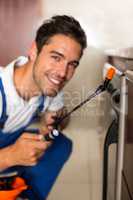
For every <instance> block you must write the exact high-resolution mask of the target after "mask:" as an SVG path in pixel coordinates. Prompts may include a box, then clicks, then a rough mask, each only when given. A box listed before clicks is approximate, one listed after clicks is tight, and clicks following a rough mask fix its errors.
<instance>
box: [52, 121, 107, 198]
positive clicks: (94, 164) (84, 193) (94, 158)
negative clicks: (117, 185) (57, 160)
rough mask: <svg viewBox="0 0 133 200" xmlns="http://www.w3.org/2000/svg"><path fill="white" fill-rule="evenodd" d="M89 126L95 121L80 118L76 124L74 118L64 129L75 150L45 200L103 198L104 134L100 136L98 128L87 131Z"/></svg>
mask: <svg viewBox="0 0 133 200" xmlns="http://www.w3.org/2000/svg"><path fill="white" fill-rule="evenodd" d="M81 123H82V126H80V125H81ZM92 123H93V124H94V121H93V122H92V121H90V122H89V121H87V119H80V123H79V119H78V118H77V119H74V120H72V121H71V123H70V124H69V126H68V127H67V129H65V130H64V132H65V134H67V135H68V136H69V137H70V138H71V139H72V140H73V143H74V149H73V153H72V155H71V158H70V160H69V161H68V162H67V163H66V165H65V167H64V168H63V170H62V172H61V174H60V176H59V177H58V179H57V181H56V183H55V185H54V187H53V189H52V191H51V193H50V195H49V197H48V200H68V199H69V200H73V199H76V200H83V199H85V200H86V199H87V200H101V199H102V149H103V141H104V137H105V133H100V132H99V127H96V129H94V128H89V127H91V125H92ZM75 125H76V129H75ZM83 125H84V128H83ZM85 130H86V131H85ZM100 130H101V129H100Z"/></svg>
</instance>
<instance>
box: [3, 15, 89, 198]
mask: <svg viewBox="0 0 133 200" xmlns="http://www.w3.org/2000/svg"><path fill="white" fill-rule="evenodd" d="M85 48H86V36H85V33H84V31H83V29H82V28H81V26H80V24H79V22H78V21H77V20H75V19H74V18H73V17H69V16H65V15H62V16H54V17H52V18H51V19H50V20H46V21H45V22H44V23H43V24H42V26H41V27H40V28H39V29H38V31H37V34H36V39H35V41H34V42H33V44H32V47H31V49H30V51H29V56H28V58H27V57H19V58H17V59H16V60H15V61H13V62H12V63H10V64H9V65H8V66H7V67H6V68H4V69H3V70H1V72H0V102H1V104H0V105H1V106H0V116H1V118H0V126H1V131H0V148H1V149H0V170H1V171H2V172H10V171H11V170H17V171H18V172H19V173H20V175H21V176H22V177H23V178H24V179H25V180H26V182H27V184H28V185H30V186H31V188H32V190H30V189H29V190H27V191H25V193H24V194H23V195H24V196H25V197H27V198H29V199H31V200H37V199H40V200H44V199H45V198H46V197H47V195H48V193H49V191H50V189H51V187H52V185H53V183H54V181H55V179H56V177H57V175H58V174H59V172H60V170H61V168H62V166H63V165H64V163H65V161H66V160H67V159H68V158H69V156H70V153H71V151H72V142H71V141H70V140H69V139H68V138H67V137H66V136H64V135H63V134H60V136H59V137H58V139H57V140H56V141H54V142H53V144H51V142H47V141H44V140H42V135H41V134H45V133H46V132H48V131H49V130H50V129H48V128H47V129H45V131H42V130H40V133H39V134H32V133H30V132H31V130H30V131H29V129H28V126H29V125H30V124H31V122H32V121H33V120H34V119H35V118H37V117H38V114H39V113H46V111H47V110H48V111H51V112H57V111H59V110H61V109H62V108H63V106H64V105H63V100H62V91H61V90H62V88H63V87H64V86H65V85H66V84H67V82H69V81H70V80H71V78H72V77H73V75H74V72H75V70H76V68H77V66H78V64H79V61H80V58H81V56H82V54H83V50H84V49H85ZM52 123H53V121H52ZM34 132H35V130H34Z"/></svg>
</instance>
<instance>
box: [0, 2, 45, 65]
mask: <svg viewBox="0 0 133 200" xmlns="http://www.w3.org/2000/svg"><path fill="white" fill-rule="evenodd" d="M41 17H42V16H41V1H40V0H0V66H4V65H6V64H8V63H9V62H11V61H12V60H13V59H15V58H16V57H17V56H20V55H26V54H27V49H28V48H29V46H30V45H31V42H32V40H33V38H34V35H35V30H36V27H37V26H38V23H39V21H40V19H41Z"/></svg>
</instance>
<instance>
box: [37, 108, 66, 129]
mask: <svg viewBox="0 0 133 200" xmlns="http://www.w3.org/2000/svg"><path fill="white" fill-rule="evenodd" d="M66 113H67V109H66V107H63V108H61V109H60V110H58V111H47V112H46V113H44V115H42V116H41V129H44V130H45V129H48V130H49V131H51V130H53V128H54V127H53V124H54V122H55V120H56V118H57V119H58V118H61V117H63V116H64V115H65V114H66ZM68 122H69V118H66V119H65V120H63V122H62V123H61V124H60V127H59V128H60V129H61V130H62V129H63V128H65V127H66V125H67V124H68Z"/></svg>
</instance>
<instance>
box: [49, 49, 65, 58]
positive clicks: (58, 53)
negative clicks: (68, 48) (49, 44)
mask: <svg viewBox="0 0 133 200" xmlns="http://www.w3.org/2000/svg"><path fill="white" fill-rule="evenodd" d="M50 53H54V54H57V55H58V56H61V57H63V58H64V57H65V56H64V55H63V54H62V53H60V52H58V51H50Z"/></svg>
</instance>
